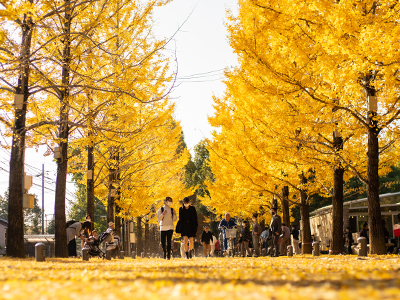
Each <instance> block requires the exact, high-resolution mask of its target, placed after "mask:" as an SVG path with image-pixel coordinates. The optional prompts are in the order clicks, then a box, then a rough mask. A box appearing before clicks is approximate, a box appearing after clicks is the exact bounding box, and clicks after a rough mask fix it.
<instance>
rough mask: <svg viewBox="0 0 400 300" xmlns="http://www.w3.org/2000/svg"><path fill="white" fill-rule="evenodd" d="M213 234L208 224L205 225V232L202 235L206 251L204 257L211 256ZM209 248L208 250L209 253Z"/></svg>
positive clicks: (202, 242) (204, 250)
mask: <svg viewBox="0 0 400 300" xmlns="http://www.w3.org/2000/svg"><path fill="white" fill-rule="evenodd" d="M212 238H213V235H212V233H211V232H210V231H209V228H208V226H207V225H206V226H204V231H203V234H202V235H201V240H200V242H201V244H202V245H203V252H204V257H207V256H211V245H210V242H211V241H212ZM207 250H208V255H207Z"/></svg>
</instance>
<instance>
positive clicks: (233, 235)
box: [224, 226, 237, 257]
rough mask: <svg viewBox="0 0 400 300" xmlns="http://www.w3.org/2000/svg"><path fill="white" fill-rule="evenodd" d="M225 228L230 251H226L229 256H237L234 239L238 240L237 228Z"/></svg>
mask: <svg viewBox="0 0 400 300" xmlns="http://www.w3.org/2000/svg"><path fill="white" fill-rule="evenodd" d="M224 228H225V238H227V239H228V249H226V251H227V255H228V256H232V257H234V256H235V241H234V239H235V238H236V233H237V228H226V227H225V226H224Z"/></svg>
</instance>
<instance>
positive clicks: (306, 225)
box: [300, 175, 312, 254]
mask: <svg viewBox="0 0 400 300" xmlns="http://www.w3.org/2000/svg"><path fill="white" fill-rule="evenodd" d="M306 183H307V178H305V176H304V175H301V176H300V184H306ZM300 215H301V237H302V239H301V241H302V244H301V249H302V253H303V254H312V239H311V227H310V205H309V203H308V201H307V193H306V191H305V190H304V189H303V188H302V189H301V192H300Z"/></svg>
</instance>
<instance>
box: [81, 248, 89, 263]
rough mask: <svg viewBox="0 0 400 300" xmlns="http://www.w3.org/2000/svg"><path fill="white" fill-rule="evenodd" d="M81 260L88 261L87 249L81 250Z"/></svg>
mask: <svg viewBox="0 0 400 300" xmlns="http://www.w3.org/2000/svg"><path fill="white" fill-rule="evenodd" d="M82 260H89V249H88V248H83V249H82Z"/></svg>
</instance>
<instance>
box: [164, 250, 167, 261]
mask: <svg viewBox="0 0 400 300" xmlns="http://www.w3.org/2000/svg"><path fill="white" fill-rule="evenodd" d="M164 259H167V252H166V251H164Z"/></svg>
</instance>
